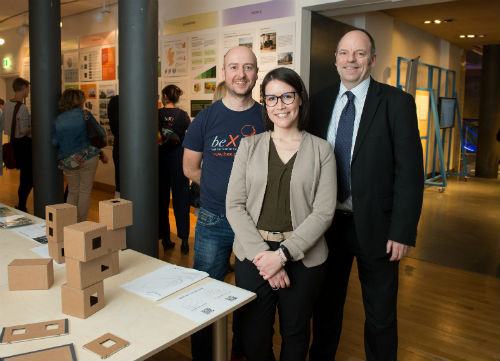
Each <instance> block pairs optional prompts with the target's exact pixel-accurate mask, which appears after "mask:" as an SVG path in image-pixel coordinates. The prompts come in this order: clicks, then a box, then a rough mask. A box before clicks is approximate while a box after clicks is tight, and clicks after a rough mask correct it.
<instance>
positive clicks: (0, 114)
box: [0, 98, 5, 175]
mask: <svg viewBox="0 0 500 361" xmlns="http://www.w3.org/2000/svg"><path fill="white" fill-rule="evenodd" d="M4 104H5V100H3V99H2V98H0V144H1V143H2V139H3V120H2V117H3V111H2V109H3V105H4ZM2 163H3V157H2V147H0V175H3V164H2Z"/></svg>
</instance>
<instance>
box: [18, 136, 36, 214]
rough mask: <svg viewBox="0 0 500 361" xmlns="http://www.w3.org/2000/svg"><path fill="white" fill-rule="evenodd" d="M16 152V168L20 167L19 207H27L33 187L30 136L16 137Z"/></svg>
mask: <svg viewBox="0 0 500 361" xmlns="http://www.w3.org/2000/svg"><path fill="white" fill-rule="evenodd" d="M14 154H15V155H16V168H17V169H19V171H20V172H19V188H18V189H17V196H18V198H19V202H18V204H17V205H18V207H19V209H25V208H26V200H27V199H28V196H29V194H30V192H31V189H32V188H33V162H32V159H33V155H32V142H31V138H30V137H22V138H15V139H14Z"/></svg>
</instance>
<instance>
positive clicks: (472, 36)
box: [467, 34, 476, 39]
mask: <svg viewBox="0 0 500 361" xmlns="http://www.w3.org/2000/svg"><path fill="white" fill-rule="evenodd" d="M467 37H468V38H469V39H472V38H475V37H476V35H474V34H468V35H467Z"/></svg>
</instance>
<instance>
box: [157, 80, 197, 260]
mask: <svg viewBox="0 0 500 361" xmlns="http://www.w3.org/2000/svg"><path fill="white" fill-rule="evenodd" d="M181 95H182V90H181V89H180V88H179V87H178V86H176V85H167V86H166V87H165V88H163V90H162V91H161V102H162V103H163V108H161V109H160V110H159V111H158V122H159V130H158V132H159V134H158V144H159V145H160V147H159V151H158V160H159V172H158V174H159V178H160V179H159V198H160V204H159V217H160V219H159V222H158V226H159V232H158V236H159V238H160V239H161V240H162V244H163V249H164V250H167V249H169V248H173V247H174V245H175V243H174V242H172V241H171V240H170V223H169V219H168V213H169V212H168V207H169V204H170V189H172V202H173V207H174V215H175V223H176V225H177V237H179V238H180V239H181V240H182V243H181V252H182V253H183V254H188V253H189V245H188V238H189V180H188V179H187V178H186V177H185V176H184V172H183V171H182V156H183V154H184V148H182V141H183V140H184V135H185V134H186V131H187V128H188V127H189V125H190V124H191V120H190V119H189V115H188V114H187V113H186V112H185V111H184V110H182V109H179V108H177V107H176V106H175V104H176V103H177V102H178V101H179V98H180V96H181Z"/></svg>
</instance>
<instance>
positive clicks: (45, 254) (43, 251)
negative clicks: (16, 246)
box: [30, 245, 66, 267]
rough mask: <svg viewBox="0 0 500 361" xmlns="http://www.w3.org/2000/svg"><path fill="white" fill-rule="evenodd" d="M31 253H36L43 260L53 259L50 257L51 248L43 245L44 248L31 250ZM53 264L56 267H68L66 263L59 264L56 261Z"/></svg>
mask: <svg viewBox="0 0 500 361" xmlns="http://www.w3.org/2000/svg"><path fill="white" fill-rule="evenodd" d="M30 251H31V252H34V253H36V254H37V255H39V256H40V257H42V258H51V257H50V255H49V246H48V245H43V246H40V247H35V248H31V249H30ZM52 263H53V264H54V267H64V266H66V264H65V263H61V264H59V263H57V262H56V261H54V262H52Z"/></svg>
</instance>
